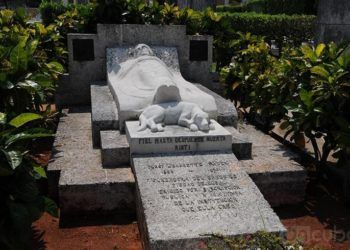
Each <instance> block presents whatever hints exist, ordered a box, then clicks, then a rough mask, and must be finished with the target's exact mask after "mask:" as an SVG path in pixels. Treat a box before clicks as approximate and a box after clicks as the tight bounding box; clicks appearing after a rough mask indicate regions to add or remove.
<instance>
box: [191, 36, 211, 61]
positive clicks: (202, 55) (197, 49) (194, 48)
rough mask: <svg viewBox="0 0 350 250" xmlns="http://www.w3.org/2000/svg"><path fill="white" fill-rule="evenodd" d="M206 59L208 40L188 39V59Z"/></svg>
mask: <svg viewBox="0 0 350 250" xmlns="http://www.w3.org/2000/svg"><path fill="white" fill-rule="evenodd" d="M207 60H208V41H198V40H191V41H190V61H207Z"/></svg>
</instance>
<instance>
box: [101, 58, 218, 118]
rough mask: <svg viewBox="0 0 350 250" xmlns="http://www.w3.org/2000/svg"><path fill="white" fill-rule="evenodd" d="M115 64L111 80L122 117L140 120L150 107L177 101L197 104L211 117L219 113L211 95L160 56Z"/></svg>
mask: <svg viewBox="0 0 350 250" xmlns="http://www.w3.org/2000/svg"><path fill="white" fill-rule="evenodd" d="M115 67H117V68H116V69H113V70H111V71H109V72H108V83H109V85H110V88H111V92H112V94H113V95H114V97H115V99H116V102H117V106H118V111H119V119H122V120H133V119H137V118H138V116H139V115H140V113H141V112H142V111H143V110H144V109H145V108H146V107H148V106H150V105H152V104H156V103H164V102H173V101H186V102H192V103H196V104H198V105H199V106H200V107H201V108H202V109H203V111H205V112H207V113H208V114H209V116H210V118H216V116H217V107H216V103H215V100H214V98H213V97H212V96H211V95H208V94H207V93H205V92H203V91H202V90H200V89H198V88H197V87H196V86H195V85H193V84H192V83H190V82H188V81H186V80H185V79H184V78H183V77H182V75H181V73H180V72H178V71H176V70H173V69H169V68H168V67H167V66H166V64H165V63H164V62H163V61H162V60H161V59H159V58H158V57H156V56H153V55H141V56H138V57H136V58H129V59H128V60H126V61H125V62H122V63H120V64H118V65H117V66H115Z"/></svg>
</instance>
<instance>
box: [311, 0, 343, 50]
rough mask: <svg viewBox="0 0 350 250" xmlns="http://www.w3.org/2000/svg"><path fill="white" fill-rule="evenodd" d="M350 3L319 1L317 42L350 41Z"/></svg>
mask: <svg viewBox="0 0 350 250" xmlns="http://www.w3.org/2000/svg"><path fill="white" fill-rule="evenodd" d="M349 13H350V1H349V0H319V5H318V20H317V28H316V34H317V37H316V39H317V41H318V42H330V41H335V42H337V43H339V42H342V41H344V40H350V14H349Z"/></svg>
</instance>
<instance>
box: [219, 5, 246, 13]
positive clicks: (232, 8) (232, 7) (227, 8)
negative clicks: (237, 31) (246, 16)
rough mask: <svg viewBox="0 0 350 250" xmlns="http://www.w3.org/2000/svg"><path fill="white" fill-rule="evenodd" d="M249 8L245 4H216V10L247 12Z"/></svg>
mask: <svg viewBox="0 0 350 250" xmlns="http://www.w3.org/2000/svg"><path fill="white" fill-rule="evenodd" d="M246 11H247V8H246V6H245V5H218V6H216V12H230V13H237V12H246Z"/></svg>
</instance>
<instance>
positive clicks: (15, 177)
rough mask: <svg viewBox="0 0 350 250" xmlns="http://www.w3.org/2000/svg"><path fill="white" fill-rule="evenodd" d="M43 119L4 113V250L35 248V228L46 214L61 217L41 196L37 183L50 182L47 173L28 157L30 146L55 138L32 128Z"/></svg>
mask: <svg viewBox="0 0 350 250" xmlns="http://www.w3.org/2000/svg"><path fill="white" fill-rule="evenodd" d="M42 118H43V117H42V116H40V115H38V114H35V113H23V114H20V115H19V116H17V117H14V118H13V119H11V120H8V119H7V116H6V114H4V113H0V131H1V133H0V200H1V202H0V204H1V205H0V211H1V213H0V221H1V224H0V247H1V249H27V248H31V247H32V246H30V242H31V237H32V233H31V224H32V222H33V221H35V220H37V219H39V218H40V216H41V215H42V213H43V212H44V211H47V212H49V213H51V214H52V215H54V216H57V207H56V205H55V203H54V202H53V201H51V200H50V199H48V198H46V197H44V196H42V195H40V193H39V190H38V188H37V185H36V180H38V179H41V178H46V174H45V170H44V169H43V168H42V167H40V166H39V165H37V164H36V163H35V162H34V161H33V160H32V159H31V158H30V156H29V155H28V145H29V143H30V142H31V141H32V140H34V139H38V138H42V137H48V136H52V134H51V133H50V132H49V131H47V130H46V129H43V128H38V127H34V128H33V127H32V125H33V124H31V125H30V126H28V124H30V123H33V122H35V120H40V119H42Z"/></svg>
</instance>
